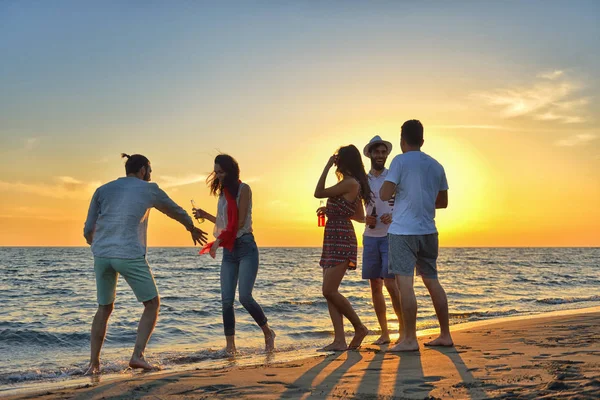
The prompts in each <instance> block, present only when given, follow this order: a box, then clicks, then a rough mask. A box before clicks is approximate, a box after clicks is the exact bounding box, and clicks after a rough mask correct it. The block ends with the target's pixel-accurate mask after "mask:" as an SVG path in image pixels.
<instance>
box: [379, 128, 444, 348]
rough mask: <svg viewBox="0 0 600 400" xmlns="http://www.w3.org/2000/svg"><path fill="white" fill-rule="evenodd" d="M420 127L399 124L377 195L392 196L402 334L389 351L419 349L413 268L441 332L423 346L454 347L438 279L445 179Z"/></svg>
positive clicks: (393, 263) (392, 259)
mask: <svg viewBox="0 0 600 400" xmlns="http://www.w3.org/2000/svg"><path fill="white" fill-rule="evenodd" d="M423 142H424V141H423V125H421V122H420V121H418V120H414V119H413V120H410V121H406V122H405V123H404V124H403V125H402V132H401V135H400V147H401V148H402V153H403V154H400V155H398V156H396V157H394V159H393V160H392V164H391V165H390V169H389V172H388V175H387V177H386V179H385V183H384V184H383V186H382V187H381V190H380V192H379V197H380V198H381V199H382V200H389V199H391V198H392V197H393V196H394V194H395V203H394V212H393V214H392V224H391V225H390V227H389V228H388V240H389V246H390V248H389V265H390V272H391V273H393V274H394V275H396V282H397V283H398V288H399V289H400V298H401V300H402V317H403V319H404V338H403V340H402V341H401V342H400V343H398V344H397V345H396V346H394V347H393V348H392V349H390V351H415V350H419V344H418V342H417V328H416V322H417V299H416V297H415V291H414V287H413V277H414V274H415V268H416V269H417V274H418V275H421V278H422V279H423V283H424V284H425V287H427V290H428V291H429V294H430V296H431V300H432V302H433V306H434V308H435V312H436V315H437V318H438V321H439V323H440V336H439V337H438V338H436V339H435V340H433V341H431V342H428V343H425V345H426V346H453V342H452V336H451V335H450V328H449V322H448V299H447V297H446V292H445V291H444V288H443V287H442V286H441V285H440V282H439V281H438V274H437V264H436V261H437V257H438V247H439V244H438V233H437V229H436V226H435V221H434V218H435V210H436V209H437V208H446V207H448V181H447V180H446V173H445V172H444V168H443V167H442V165H441V164H440V163H438V162H437V161H436V160H434V159H433V158H432V157H430V156H428V155H427V154H425V153H423V152H422V151H421V147H422V146H423Z"/></svg>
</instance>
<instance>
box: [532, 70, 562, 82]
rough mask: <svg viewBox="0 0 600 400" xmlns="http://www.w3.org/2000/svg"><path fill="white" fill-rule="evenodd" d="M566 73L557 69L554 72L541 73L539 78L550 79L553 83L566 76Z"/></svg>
mask: <svg viewBox="0 0 600 400" xmlns="http://www.w3.org/2000/svg"><path fill="white" fill-rule="evenodd" d="M564 73H565V72H564V71H561V70H559V69H555V70H554V71H546V72H540V73H539V74H538V75H537V77H538V78H542V79H550V80H551V81H553V80H555V79H558V78H560V77H561V76H563V75H564Z"/></svg>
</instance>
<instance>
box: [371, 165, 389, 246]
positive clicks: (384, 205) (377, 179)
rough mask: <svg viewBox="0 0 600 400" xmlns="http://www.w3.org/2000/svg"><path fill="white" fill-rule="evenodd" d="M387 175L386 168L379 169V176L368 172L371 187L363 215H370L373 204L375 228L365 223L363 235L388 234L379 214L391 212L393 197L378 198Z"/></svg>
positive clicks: (380, 235)
mask: <svg viewBox="0 0 600 400" xmlns="http://www.w3.org/2000/svg"><path fill="white" fill-rule="evenodd" d="M387 175H388V170H387V169H386V168H384V169H383V171H381V174H379V176H375V175H371V174H370V173H369V175H368V176H369V187H370V188H371V202H369V204H368V205H367V210H366V214H365V215H371V212H372V211H373V206H375V212H377V225H375V229H371V228H369V226H368V225H366V224H365V233H364V235H365V236H369V237H385V236H387V234H388V228H389V225H386V224H384V223H383V222H381V216H382V215H383V214H391V213H392V211H393V210H394V199H393V198H392V199H391V200H390V201H383V200H381V199H380V198H379V190H380V189H381V187H382V186H383V182H385V178H386V177H387Z"/></svg>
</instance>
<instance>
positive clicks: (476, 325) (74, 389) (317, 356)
mask: <svg viewBox="0 0 600 400" xmlns="http://www.w3.org/2000/svg"><path fill="white" fill-rule="evenodd" d="M594 314H597V315H599V316H600V306H597V307H588V308H582V309H570V310H559V311H551V312H546V313H539V314H528V315H519V316H509V317H499V318H492V319H488V320H480V321H472V322H465V323H461V324H456V325H453V326H451V331H452V333H453V335H454V336H457V335H458V336H460V337H461V338H463V339H466V341H467V342H471V341H474V340H476V339H477V338H473V337H470V336H471V334H472V332H479V331H485V330H489V331H490V332H492V331H496V330H502V329H503V327H505V326H506V325H515V326H520V325H528V324H529V325H540V324H541V323H543V322H544V321H546V320H548V321H555V320H558V319H567V320H569V319H578V318H582V317H585V316H590V315H594ZM435 333H437V329H428V330H424V331H420V332H419V333H418V336H419V340H420V341H422V340H423V338H425V337H427V336H431V335H433V334H435ZM545 333H549V332H540V334H545ZM455 342H456V343H457V345H456V347H455V348H451V349H454V351H455V352H458V353H460V352H461V351H460V349H461V348H462V347H465V346H466V343H463V341H462V340H461V341H458V340H456V339H455ZM484 342H485V340H484ZM383 347H385V346H383ZM467 347H468V348H470V346H467ZM443 350H444V351H446V350H450V349H443ZM434 351H435V350H434ZM429 352H430V349H425V348H423V346H422V347H421V353H429ZM436 352H437V351H436ZM364 353H367V354H371V353H372V354H375V355H378V354H382V355H390V356H393V357H396V353H386V352H384V351H382V349H381V348H380V347H379V346H374V345H368V344H367V345H363V347H362V348H361V350H360V351H358V352H344V353H319V352H317V351H316V349H314V350H308V351H307V350H298V351H288V352H281V353H275V354H274V355H273V356H265V357H247V358H246V357H241V358H239V359H236V360H233V361H232V360H226V359H223V360H211V362H210V363H206V362H204V361H201V362H198V363H192V364H185V365H182V366H175V367H169V368H168V369H166V370H162V371H157V372H151V373H141V372H138V371H135V372H130V371H123V372H121V373H117V374H110V375H103V376H99V377H94V378H90V377H77V378H73V379H66V380H60V381H53V382H39V381H36V382H32V383H31V384H26V383H25V384H24V385H18V386H17V387H15V388H8V387H6V388H5V390H0V397H7V398H11V399H18V398H33V397H36V398H37V397H38V396H44V397H43V398H54V397H53V396H54V395H55V394H56V395H59V396H63V395H67V396H69V395H68V394H67V393H71V394H73V395H75V394H76V393H79V392H80V391H85V390H87V389H89V388H99V387H103V386H106V385H111V386H114V385H121V384H127V383H128V382H129V383H131V384H133V382H136V381H138V380H142V381H148V380H149V381H160V380H163V379H165V378H166V377H168V376H172V375H187V374H190V373H191V374H194V375H196V374H198V375H200V376H201V375H211V374H216V375H220V372H223V371H229V372H231V371H242V370H243V371H247V370H253V371H254V370H257V369H275V370H278V369H282V368H283V369H286V368H291V369H298V368H300V369H302V367H303V366H311V365H312V364H314V363H316V362H318V361H319V360H327V359H331V358H334V359H338V358H340V357H341V358H345V357H344V356H342V354H346V355H347V356H346V360H349V359H353V358H356V357H355V356H351V354H364ZM458 353H457V354H458ZM598 354H599V355H600V352H599V353H598ZM402 356H404V354H403V355H402ZM534 356H535V355H534ZM259 358H261V359H264V361H260V360H259ZM348 362H349V361H348ZM357 362H358V361H357ZM202 364H204V368H200V366H201V365H202ZM207 364H212V366H209V365H207ZM241 375H243V374H238V375H235V373H234V379H243V376H241ZM199 379H202V377H200V378H199ZM434 386H435V385H434ZM44 393H45V394H44ZM45 396H50V397H45ZM60 398H70V397H60ZM136 398H137V397H136ZM267 398H268V397H267Z"/></svg>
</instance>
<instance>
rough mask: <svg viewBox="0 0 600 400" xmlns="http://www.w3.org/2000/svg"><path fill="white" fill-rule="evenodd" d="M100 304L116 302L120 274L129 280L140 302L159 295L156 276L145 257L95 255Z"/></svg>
mask: <svg viewBox="0 0 600 400" xmlns="http://www.w3.org/2000/svg"><path fill="white" fill-rule="evenodd" d="M94 271H95V272H96V290H97V297H98V304H100V305H101V306H105V305H108V304H112V303H114V302H115V297H116V295H117V281H118V280H119V274H121V275H123V278H125V280H126V281H127V283H128V284H129V286H130V287H131V289H132V290H133V293H134V294H135V297H136V298H137V299H138V301H140V302H144V301H148V300H152V299H153V298H155V297H157V296H158V289H157V288H156V282H154V276H152V271H151V270H150V266H149V265H148V261H146V258H145V257H142V258H135V259H132V260H126V259H123V258H102V257H94Z"/></svg>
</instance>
